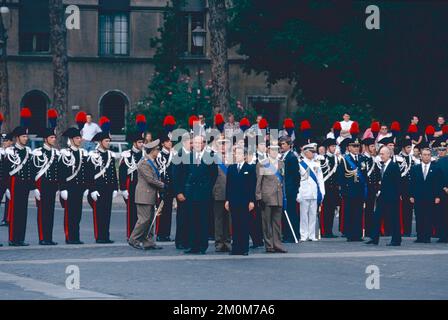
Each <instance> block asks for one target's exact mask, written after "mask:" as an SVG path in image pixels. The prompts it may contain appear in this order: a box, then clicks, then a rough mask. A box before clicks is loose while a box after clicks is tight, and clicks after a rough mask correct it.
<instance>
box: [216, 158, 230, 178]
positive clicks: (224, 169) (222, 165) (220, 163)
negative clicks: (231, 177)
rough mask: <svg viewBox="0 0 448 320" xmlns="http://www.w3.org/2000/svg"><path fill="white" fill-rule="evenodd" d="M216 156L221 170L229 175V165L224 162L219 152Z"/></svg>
mask: <svg viewBox="0 0 448 320" xmlns="http://www.w3.org/2000/svg"><path fill="white" fill-rule="evenodd" d="M216 157H217V158H218V160H219V161H218V167H219V168H220V169H221V171H222V172H223V173H224V175H225V176H227V169H228V168H227V166H226V165H225V164H224V163H223V161H222V158H221V157H220V156H219V154H216Z"/></svg>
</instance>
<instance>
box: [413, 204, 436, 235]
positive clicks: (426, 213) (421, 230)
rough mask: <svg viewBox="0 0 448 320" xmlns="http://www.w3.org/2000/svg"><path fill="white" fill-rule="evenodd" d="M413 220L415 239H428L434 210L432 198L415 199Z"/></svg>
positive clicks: (430, 233)
mask: <svg viewBox="0 0 448 320" xmlns="http://www.w3.org/2000/svg"><path fill="white" fill-rule="evenodd" d="M414 207H415V220H416V225H417V226H416V227H417V240H421V241H430V240H431V235H432V224H433V217H434V215H435V212H436V205H435V203H434V200H418V199H415V206H414Z"/></svg>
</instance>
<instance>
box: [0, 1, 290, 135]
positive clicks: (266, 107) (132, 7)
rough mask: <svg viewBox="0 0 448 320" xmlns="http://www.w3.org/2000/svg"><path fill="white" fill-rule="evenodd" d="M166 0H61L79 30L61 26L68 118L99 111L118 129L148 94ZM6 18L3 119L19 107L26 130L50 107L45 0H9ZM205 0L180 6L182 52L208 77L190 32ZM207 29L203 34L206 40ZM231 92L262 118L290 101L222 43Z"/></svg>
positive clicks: (201, 19) (40, 122) (203, 21)
mask: <svg viewBox="0 0 448 320" xmlns="http://www.w3.org/2000/svg"><path fill="white" fill-rule="evenodd" d="M166 1H167V0H65V1H64V3H65V4H66V5H71V4H74V5H77V6H78V7H79V9H80V21H81V24H80V29H79V30H69V31H68V32H67V46H68V56H69V97H68V100H69V108H70V110H71V115H70V117H71V118H72V119H71V121H74V116H75V114H76V113H77V112H78V111H79V110H83V111H86V112H90V113H92V114H93V117H94V119H96V120H97V119H98V118H99V117H100V116H102V115H106V116H108V117H109V118H111V120H112V124H113V125H112V133H114V134H120V133H121V132H122V131H123V128H124V126H125V114H126V112H127V111H128V110H129V109H130V108H132V106H133V105H134V104H135V103H136V102H137V101H138V100H140V99H141V98H142V97H144V96H146V95H147V93H148V88H147V87H148V83H149V79H150V77H151V75H152V73H153V70H154V68H153V64H152V56H153V54H154V49H152V48H151V46H150V39H151V38H153V37H155V36H157V35H158V31H157V30H158V28H159V27H160V26H162V25H163V11H164V10H165V7H166V4H167V2H166ZM10 2H11V1H10ZM12 2H13V3H12V4H11V3H10V4H8V7H9V8H10V10H11V19H12V25H11V28H10V29H9V31H8V47H7V50H8V69H9V85H10V104H11V119H10V121H11V123H12V125H17V124H18V123H19V113H20V108H21V107H24V106H27V107H29V108H30V109H31V111H32V114H33V117H32V121H31V128H30V130H31V132H33V131H35V130H36V128H39V127H42V126H44V125H45V123H46V119H45V118H46V110H47V109H48V108H50V107H51V103H52V101H51V99H52V95H53V94H52V92H53V73H52V72H53V70H52V63H51V54H50V49H49V19H48V2H47V0H12ZM45 3H47V5H45ZM207 14H208V11H207V3H206V0H190V1H189V3H188V5H187V7H186V8H185V14H184V16H183V19H184V23H183V26H184V29H183V30H182V31H183V34H184V40H185V42H184V47H185V50H184V51H185V52H184V53H183V54H182V56H183V59H186V61H187V62H188V63H191V68H192V70H195V69H193V68H196V66H197V63H198V59H199V62H200V64H201V66H202V69H203V70H204V72H205V74H204V76H205V80H206V79H208V78H209V63H210V60H209V51H208V45H207V44H206V45H205V48H203V50H202V52H197V49H196V52H195V47H194V46H192V39H191V31H192V29H194V27H195V26H196V25H197V24H200V25H201V26H203V27H204V28H205V29H207ZM208 41H209V34H207V41H206V43H207V42H208ZM229 62H230V84H231V94H232V96H234V97H236V98H237V99H238V100H240V101H241V102H242V103H243V105H244V106H252V107H255V109H256V110H257V111H259V112H260V113H263V114H265V115H266V117H267V118H268V120H270V123H272V124H275V123H280V122H281V120H282V118H283V116H284V115H285V114H286V112H287V110H292V109H293V108H295V100H294V99H293V98H292V97H291V94H292V87H291V86H290V85H289V84H288V83H287V82H286V81H285V82H281V83H279V84H277V85H275V86H272V87H268V86H267V85H266V82H265V78H264V77H263V76H256V75H247V74H245V73H243V71H242V69H241V67H240V66H241V62H242V57H241V56H238V55H237V54H236V52H235V50H229Z"/></svg>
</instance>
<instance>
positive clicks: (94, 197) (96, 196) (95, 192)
mask: <svg viewBox="0 0 448 320" xmlns="http://www.w3.org/2000/svg"><path fill="white" fill-rule="evenodd" d="M90 196H91V197H92V199H93V201H95V202H96V201H97V200H98V197H99V196H100V193H99V192H98V191H94V192H92V193H91V194H90Z"/></svg>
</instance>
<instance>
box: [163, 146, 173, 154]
mask: <svg viewBox="0 0 448 320" xmlns="http://www.w3.org/2000/svg"><path fill="white" fill-rule="evenodd" d="M162 152H163V153H165V154H170V153H171V151H170V150H168V149H167V148H165V147H163V148H162Z"/></svg>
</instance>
